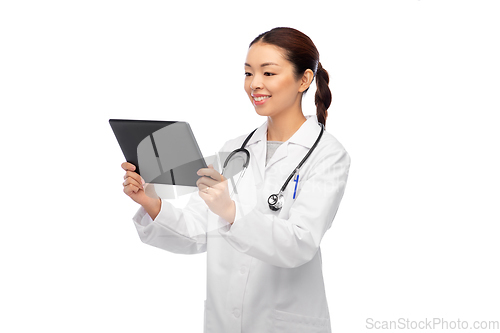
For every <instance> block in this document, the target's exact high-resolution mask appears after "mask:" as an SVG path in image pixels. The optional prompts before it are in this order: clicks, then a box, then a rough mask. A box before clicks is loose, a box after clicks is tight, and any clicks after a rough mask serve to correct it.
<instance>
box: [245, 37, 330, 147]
mask: <svg viewBox="0 0 500 333" xmlns="http://www.w3.org/2000/svg"><path fill="white" fill-rule="evenodd" d="M245 75H246V79H245V91H246V92H247V94H248V96H249V98H250V100H251V101H252V102H253V105H254V106H255V107H256V111H257V113H258V114H259V115H262V116H269V117H271V120H272V121H271V124H270V125H271V126H270V128H268V140H273V141H286V140H287V139H288V138H289V137H290V136H291V135H292V134H293V133H295V131H296V130H297V129H298V127H297V126H299V127H300V125H301V124H302V123H303V122H304V121H305V117H304V116H303V114H302V107H301V102H302V96H303V93H305V92H307V90H308V89H309V86H310V84H311V82H312V80H313V79H314V77H316V86H317V91H316V96H315V103H316V108H317V111H316V115H317V118H318V121H319V122H320V123H322V124H323V125H325V126H326V118H327V116H328V114H327V109H328V107H329V106H330V104H331V102H332V94H331V92H330V88H329V87H328V82H329V76H328V72H327V71H326V70H325V69H324V68H323V67H322V66H321V63H320V62H319V52H318V50H317V49H316V46H315V45H314V43H313V42H312V40H311V39H310V38H309V37H307V36H306V35H305V34H303V33H302V32H300V31H298V30H296V29H291V28H275V29H273V30H271V31H268V32H265V33H263V34H261V35H259V36H257V38H255V39H254V40H253V41H252V42H251V43H250V48H249V50H248V55H247V60H246V62H245ZM279 119H280V120H279ZM282 119H287V121H286V123H287V126H275V123H276V122H275V121H278V122H280V123H283V120H282ZM279 127H281V128H282V129H283V128H289V129H290V130H289V131H286V132H280V131H279Z"/></svg>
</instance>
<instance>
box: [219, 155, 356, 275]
mask: <svg viewBox="0 0 500 333" xmlns="http://www.w3.org/2000/svg"><path fill="white" fill-rule="evenodd" d="M319 164H321V165H326V166H328V167H327V168H325V167H321V166H319V165H318V166H316V167H315V168H312V169H311V175H310V177H309V178H308V179H306V180H305V181H304V182H303V183H302V189H301V190H300V193H299V195H297V198H296V200H295V202H294V203H293V204H292V206H291V208H290V211H289V217H288V219H282V218H278V217H277V216H275V215H272V214H268V213H263V212H261V211H259V210H258V209H252V210H250V211H249V212H248V213H247V214H245V212H244V211H245V209H242V208H241V207H239V203H238V202H236V218H235V221H234V224H232V225H228V226H227V227H225V228H222V229H219V232H220V234H221V235H222V236H223V237H224V238H225V239H226V241H227V242H228V243H229V244H231V246H233V247H234V248H235V249H236V250H238V251H240V252H242V253H245V254H248V255H250V256H252V257H255V258H257V259H259V260H262V261H264V262H267V263H269V264H271V265H275V266H279V267H286V268H293V267H298V266H301V265H303V264H305V263H306V262H308V261H310V260H311V259H312V258H314V256H315V255H316V252H317V251H318V249H319V246H320V242H321V239H322V238H323V236H324V234H325V232H326V231H327V230H328V229H329V228H330V226H331V224H332V221H333V219H334V217H335V215H336V213H337V210H338V207H339V205H340V202H341V200H342V197H343V194H344V189H345V186H346V182H347V176H348V172H349V167H350V157H349V154H348V153H347V152H346V151H345V150H344V149H340V150H337V151H335V152H332V153H329V154H327V155H326V156H325V158H324V159H323V161H322V162H321V163H319ZM325 169H326V170H325ZM247 211H248V210H247Z"/></svg>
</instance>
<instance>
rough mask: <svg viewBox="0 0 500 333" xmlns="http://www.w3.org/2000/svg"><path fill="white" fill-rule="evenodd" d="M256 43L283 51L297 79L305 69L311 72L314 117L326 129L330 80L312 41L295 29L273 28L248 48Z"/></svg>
mask: <svg viewBox="0 0 500 333" xmlns="http://www.w3.org/2000/svg"><path fill="white" fill-rule="evenodd" d="M257 42H262V43H265V44H271V45H274V46H277V47H280V48H282V49H283V50H284V51H285V54H284V56H285V58H286V59H287V60H288V61H290V62H291V63H292V64H293V67H294V69H295V76H296V78H297V79H299V78H300V77H302V75H303V74H304V72H305V71H306V70H307V69H310V70H312V71H313V73H314V76H315V77H316V87H317V89H316V95H315V97H314V102H315V104H316V115H317V116H318V121H319V122H321V123H322V124H323V125H325V127H326V117H327V116H328V112H327V110H328V107H329V106H330V104H331V103H332V93H331V91H330V88H329V87H328V83H329V81H330V78H329V76H328V72H327V71H326V70H325V69H324V68H323V66H321V63H320V62H319V52H318V50H317V49H316V46H315V45H314V43H313V41H312V40H311V39H310V38H309V37H307V36H306V35H305V34H304V33H302V32H300V31H298V30H296V29H293V28H274V29H272V30H269V31H267V32H264V33H262V34H260V35H259V36H257V38H255V39H254V40H253V41H252V42H251V43H250V45H249V47H251V46H252V45H253V44H255V43H257ZM307 90H309V88H307V89H306V91H307ZM306 91H304V93H305V92H306Z"/></svg>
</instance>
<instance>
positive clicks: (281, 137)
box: [267, 111, 307, 142]
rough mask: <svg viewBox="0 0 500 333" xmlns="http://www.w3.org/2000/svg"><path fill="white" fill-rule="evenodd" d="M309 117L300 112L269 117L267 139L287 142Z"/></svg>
mask: <svg viewBox="0 0 500 333" xmlns="http://www.w3.org/2000/svg"><path fill="white" fill-rule="evenodd" d="M306 120H307V118H306V117H305V116H304V115H303V114H302V111H301V112H300V113H294V114H293V115H290V114H288V115H281V117H280V116H279V115H278V116H268V117H267V141H281V142H285V141H287V140H288V139H290V138H291V137H292V135H293V134H295V132H297V130H298V129H299V128H300V127H301V126H302V124H303V123H304V122H305V121H306Z"/></svg>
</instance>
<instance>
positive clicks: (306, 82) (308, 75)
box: [299, 69, 314, 92]
mask: <svg viewBox="0 0 500 333" xmlns="http://www.w3.org/2000/svg"><path fill="white" fill-rule="evenodd" d="M313 80H314V72H313V71H312V70H310V69H306V71H305V72H304V75H302V78H301V79H300V87H299V92H304V91H306V89H307V88H309V86H310V85H311V83H312V81H313Z"/></svg>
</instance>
